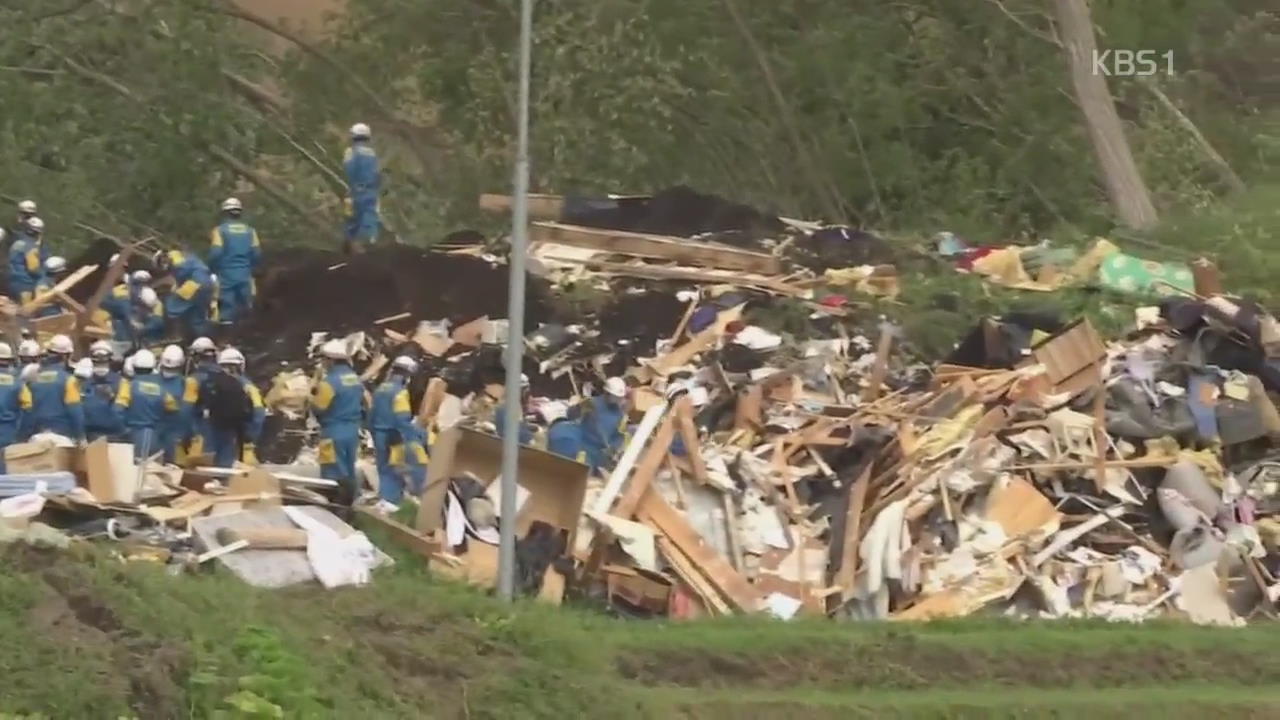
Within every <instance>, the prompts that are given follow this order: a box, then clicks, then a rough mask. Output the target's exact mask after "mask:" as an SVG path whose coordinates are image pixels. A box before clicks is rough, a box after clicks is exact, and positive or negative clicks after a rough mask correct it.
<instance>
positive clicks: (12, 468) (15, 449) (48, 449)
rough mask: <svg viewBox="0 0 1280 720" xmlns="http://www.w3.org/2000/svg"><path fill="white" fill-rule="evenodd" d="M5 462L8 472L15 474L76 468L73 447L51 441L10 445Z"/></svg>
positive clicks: (6, 449) (66, 470)
mask: <svg viewBox="0 0 1280 720" xmlns="http://www.w3.org/2000/svg"><path fill="white" fill-rule="evenodd" d="M4 462H5V467H6V468H7V470H8V472H9V473H10V474H13V475H20V474H27V473H47V472H72V471H74V470H75V461H74V451H73V449H72V448H60V447H55V446H54V445H53V443H49V442H25V443H15V444H13V445H10V446H8V447H6V448H5V449H4Z"/></svg>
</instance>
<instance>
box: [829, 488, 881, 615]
mask: <svg viewBox="0 0 1280 720" xmlns="http://www.w3.org/2000/svg"><path fill="white" fill-rule="evenodd" d="M874 464H875V463H867V466H866V467H864V468H863V469H862V473H861V474H860V475H858V479H857V480H854V481H853V487H851V488H849V508H848V510H847V511H846V512H845V515H844V542H843V544H842V545H841V548H840V570H839V571H838V572H837V573H836V576H835V577H834V578H833V579H832V581H833V582H834V583H835V584H836V585H839V586H840V587H841V588H843V590H842V591H841V597H842V598H844V599H845V600H848V599H849V598H851V597H853V582H854V578H855V577H857V572H858V542H859V540H861V537H860V536H861V535H862V508H863V507H864V506H865V505H866V504H867V487H868V486H869V485H870V484H871V466H872V465H874Z"/></svg>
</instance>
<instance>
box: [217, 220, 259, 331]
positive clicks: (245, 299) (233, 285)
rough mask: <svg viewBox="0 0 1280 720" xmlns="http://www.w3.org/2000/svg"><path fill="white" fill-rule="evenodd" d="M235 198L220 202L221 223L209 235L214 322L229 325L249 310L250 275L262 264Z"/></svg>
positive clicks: (255, 237)
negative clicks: (214, 281) (215, 292)
mask: <svg viewBox="0 0 1280 720" xmlns="http://www.w3.org/2000/svg"><path fill="white" fill-rule="evenodd" d="M243 212H244V206H243V205H241V203H240V201H239V200H237V199H236V198H227V199H226V200H224V201H223V202H222V222H221V223H219V225H218V226H217V227H215V228H214V229H213V231H212V232H211V233H210V234H209V270H210V272H213V273H215V274H217V276H218V284H219V288H218V298H217V302H218V320H219V322H220V323H221V324H223V325H231V324H234V323H235V322H236V321H238V320H240V319H242V318H243V317H244V316H245V315H246V314H247V313H248V312H249V310H251V309H252V308H253V297H254V286H253V273H254V272H255V271H256V270H257V269H258V264H259V263H260V262H261V261H262V246H261V243H260V242H259V241H258V231H257V230H254V229H253V227H252V226H250V225H249V224H248V223H246V222H244V220H243V219H241V215H242V214H243Z"/></svg>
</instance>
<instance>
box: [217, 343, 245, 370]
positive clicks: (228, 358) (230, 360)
mask: <svg viewBox="0 0 1280 720" xmlns="http://www.w3.org/2000/svg"><path fill="white" fill-rule="evenodd" d="M218 364H219V365H235V366H236V367H244V353H242V352H240V351H239V350H237V349H235V348H233V347H229V348H227V349H226V350H223V351H222V352H220V353H218Z"/></svg>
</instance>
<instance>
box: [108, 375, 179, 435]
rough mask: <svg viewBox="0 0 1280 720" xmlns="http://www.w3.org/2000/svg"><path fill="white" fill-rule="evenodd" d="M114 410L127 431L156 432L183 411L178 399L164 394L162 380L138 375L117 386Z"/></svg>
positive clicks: (170, 394)
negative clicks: (145, 430) (118, 413)
mask: <svg viewBox="0 0 1280 720" xmlns="http://www.w3.org/2000/svg"><path fill="white" fill-rule="evenodd" d="M116 407H117V408H119V411H120V413H121V416H122V418H123V419H124V424H125V425H126V426H128V427H130V428H152V429H155V428H157V427H159V426H160V425H161V424H162V423H170V422H173V421H174V420H175V419H177V417H178V414H179V413H180V412H181V411H182V407H181V399H180V398H178V397H174V395H173V393H171V392H169V391H168V390H166V388H165V383H164V381H163V379H161V377H160V376H159V375H156V374H155V373H152V372H147V373H139V374H138V376H137V377H134V378H133V379H131V380H129V381H128V382H122V383H120V392H119V394H117V395H116Z"/></svg>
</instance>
